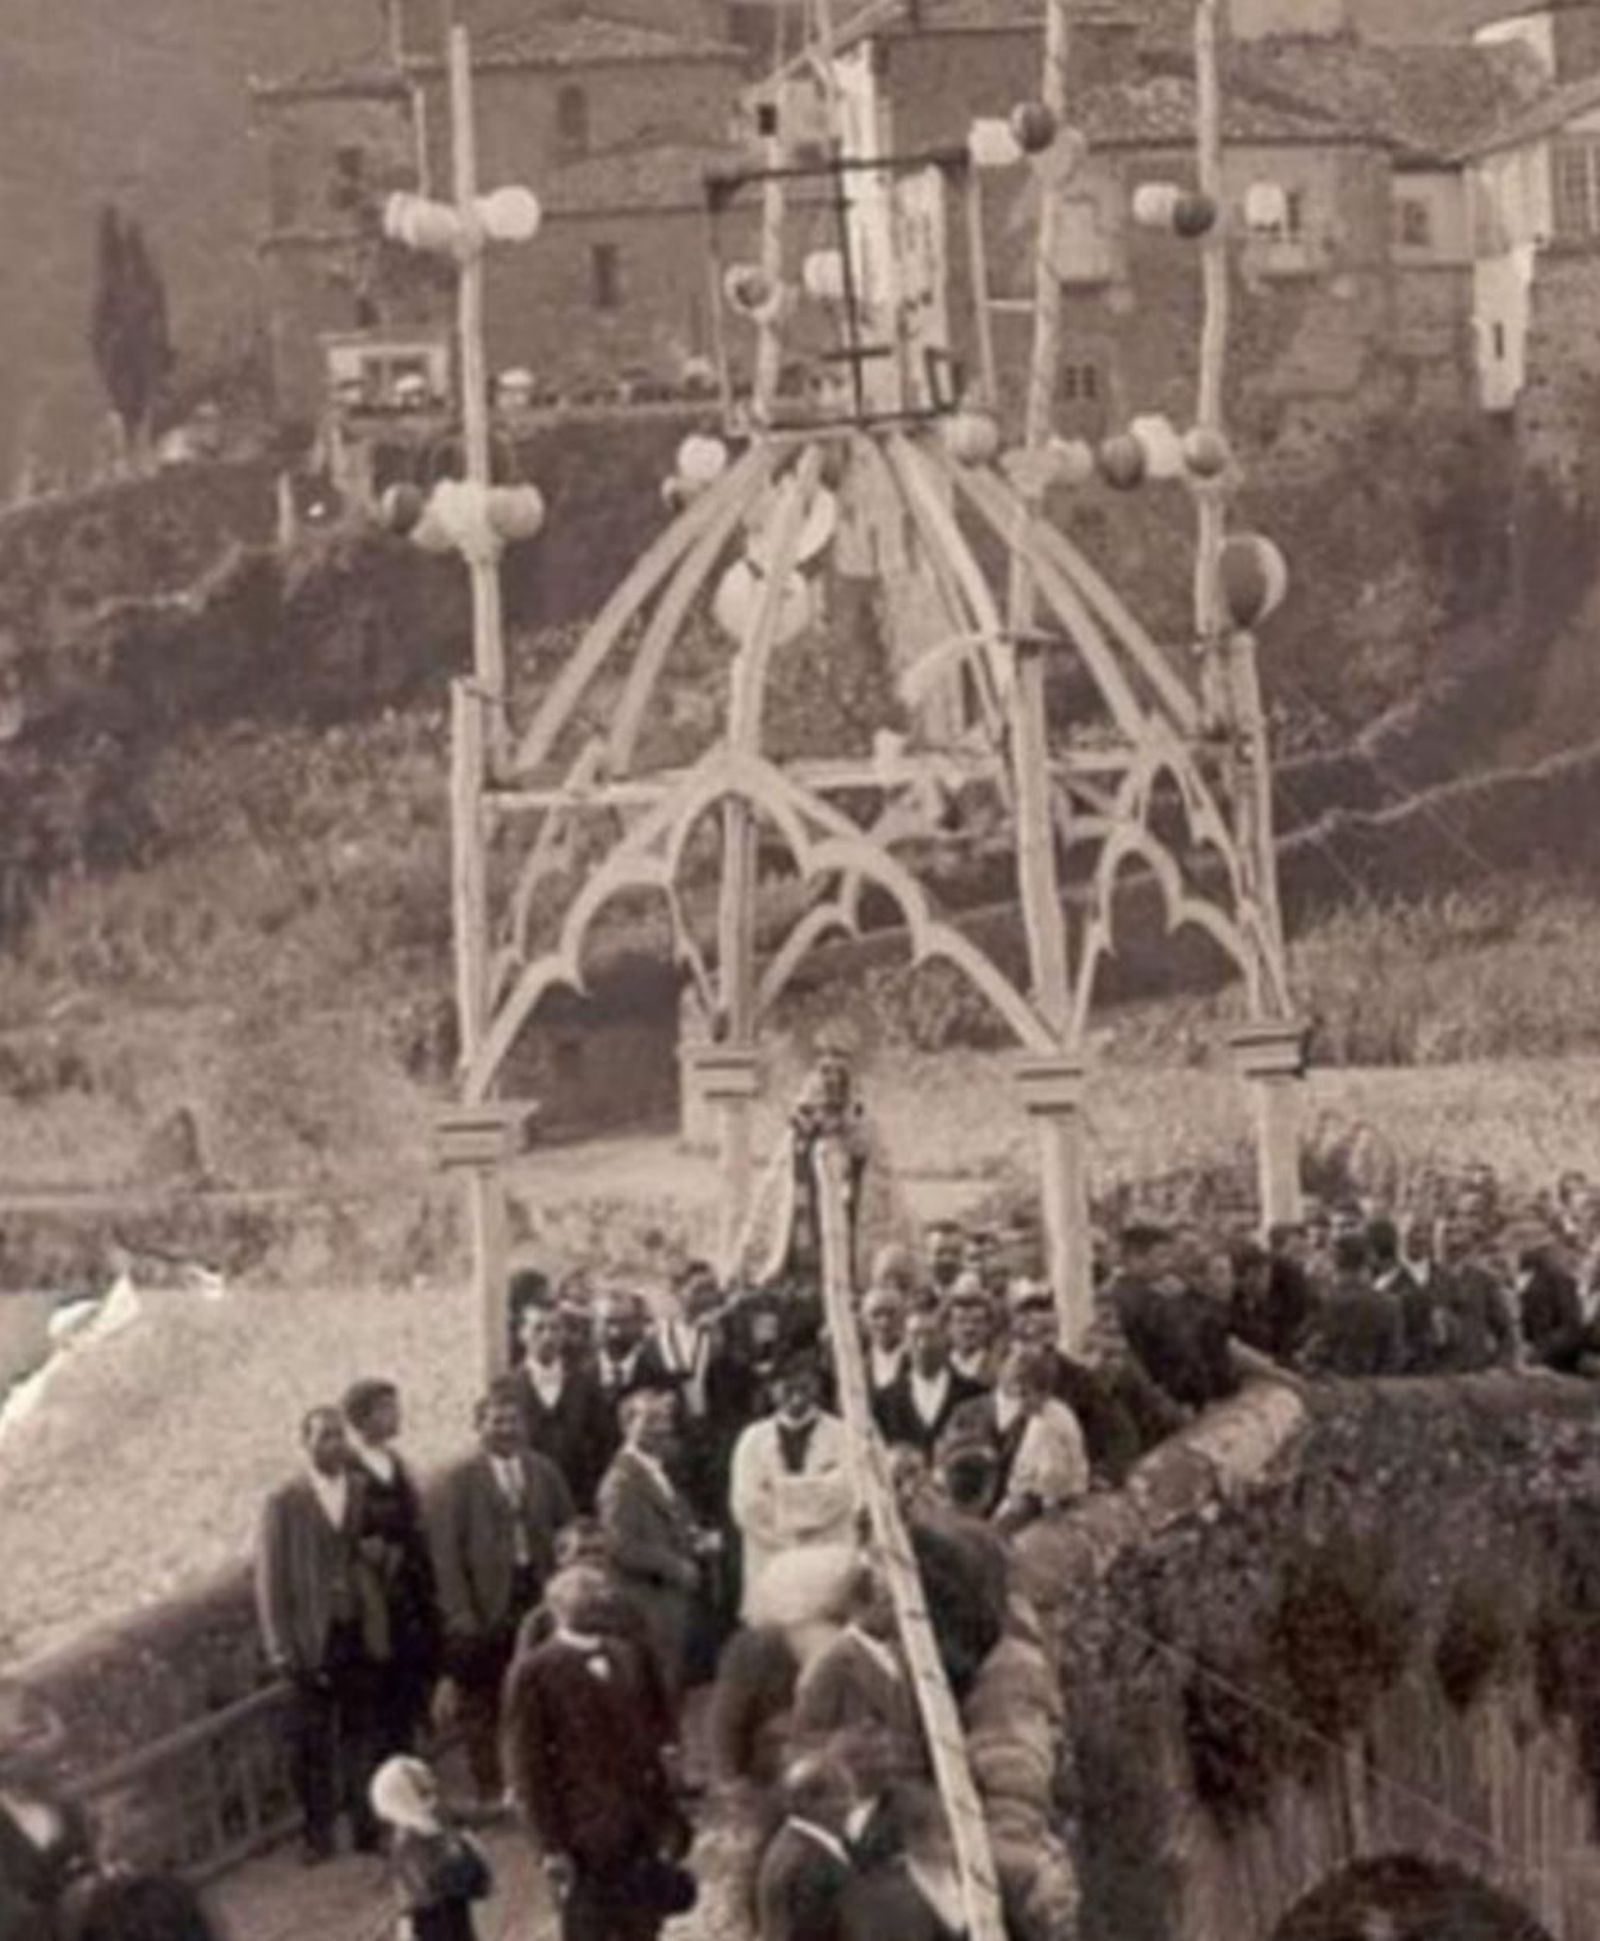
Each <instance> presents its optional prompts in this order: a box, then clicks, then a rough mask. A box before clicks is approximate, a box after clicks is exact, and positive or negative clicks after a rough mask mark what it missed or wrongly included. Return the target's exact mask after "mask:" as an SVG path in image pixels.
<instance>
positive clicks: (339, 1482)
mask: <svg viewBox="0 0 1600 1941" xmlns="http://www.w3.org/2000/svg"><path fill="white" fill-rule="evenodd" d="M306 1473H307V1474H308V1475H309V1476H310V1478H311V1488H312V1491H313V1493H314V1494H315V1496H316V1499H317V1501H318V1502H319V1503H320V1504H321V1505H322V1514H323V1515H324V1516H325V1517H326V1518H327V1519H328V1521H329V1522H330V1523H331V1524H332V1525H333V1527H334V1529H336V1530H342V1529H343V1528H344V1519H345V1512H346V1511H347V1510H348V1509H349V1507H350V1478H349V1477H348V1476H347V1475H345V1474H344V1473H343V1471H341V1472H340V1473H339V1475H337V1476H324V1475H323V1473H322V1471H321V1470H320V1469H311V1470H308V1471H307V1472H306Z"/></svg>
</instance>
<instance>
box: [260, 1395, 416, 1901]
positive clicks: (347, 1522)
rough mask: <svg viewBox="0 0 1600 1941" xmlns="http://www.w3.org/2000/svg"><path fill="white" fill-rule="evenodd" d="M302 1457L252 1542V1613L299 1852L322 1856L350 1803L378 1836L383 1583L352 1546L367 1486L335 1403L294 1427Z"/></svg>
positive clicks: (361, 1824) (354, 1815) (360, 1839)
mask: <svg viewBox="0 0 1600 1941" xmlns="http://www.w3.org/2000/svg"><path fill="white" fill-rule="evenodd" d="M300 1440H301V1447H302V1449H303V1451H304V1456H305V1466H304V1469H303V1471H302V1473H301V1474H300V1475H299V1476H297V1477H296V1478H295V1479H294V1481H293V1482H290V1483H286V1484H285V1485H284V1486H283V1487H282V1488H281V1489H279V1490H275V1491H274V1492H273V1494H272V1495H271V1496H269V1497H268V1499H267V1503H266V1507H265V1510H264V1511H263V1514H262V1518H261V1527H260V1531H259V1534H258V1537H257V1541H256V1556H255V1588H256V1613H257V1617H258V1620H259V1623H260V1627H261V1639H262V1643H263V1645H264V1647H265V1649H266V1655H267V1659H268V1662H269V1663H270V1664H271V1666H272V1668H273V1670H274V1671H275V1672H276V1673H277V1675H278V1676H279V1677H280V1678H283V1679H286V1680H287V1681H288V1683H289V1685H290V1687H291V1689H292V1692H293V1698H292V1701H291V1709H290V1715H289V1733H290V1740H291V1761H292V1772H293V1777H294V1785H295V1791H296V1794H297V1795H298V1797H299V1800H300V1804H301V1807H302V1809H303V1811H304V1813H305V1831H304V1847H303V1856H302V1857H303V1858H304V1859H305V1861H306V1863H307V1864H308V1865H314V1864H316V1863H317V1862H318V1861H322V1860H326V1859H328V1858H329V1857H330V1856H331V1855H332V1853H333V1850H334V1829H335V1826H336V1823H337V1820H338V1816H339V1813H340V1811H341V1810H342V1809H347V1810H348V1812H349V1815H350V1821H351V1826H352V1828H353V1831H354V1835H355V1844H356V1846H357V1847H358V1848H360V1849H362V1850H364V1851H370V1850H371V1849H373V1848H374V1847H376V1845H377V1837H378V1829H377V1824H376V1821H375V1820H374V1819H373V1816H372V1811H371V1808H370V1806H369V1805H368V1802H367V1784H368V1781H369V1780H370V1779H371V1777H372V1773H373V1770H374V1768H375V1766H376V1764H377V1760H376V1756H375V1754H376V1712H377V1701H378V1694H379V1691H380V1689H381V1678H382V1671H383V1666H384V1662H385V1660H386V1659H387V1657H388V1654H389V1639H388V1635H387V1628H388V1627H387V1623H386V1612H385V1608H384V1601H383V1595H382V1591H381V1589H380V1587H379V1585H378V1584H377V1581H376V1579H375V1578H374V1577H373V1575H372V1573H371V1571H370V1570H369V1568H368V1567H367V1564H366V1562H365V1560H364V1559H363V1557H362V1555H361V1552H360V1549H359V1539H360V1533H361V1529H362V1518H363V1507H364V1505H363V1492H364V1485H363V1481H362V1478H361V1476H360V1475H359V1474H356V1473H353V1472H352V1469H351V1464H350V1450H349V1445H348V1443H347V1442H346V1439H345V1432H344V1423H343V1421H342V1420H341V1418H340V1415H339V1411H338V1410H337V1409H332V1408H316V1409H312V1410H311V1411H310V1412H309V1413H308V1414H307V1415H306V1417H305V1420H304V1421H303V1422H302V1424H301V1430H300Z"/></svg>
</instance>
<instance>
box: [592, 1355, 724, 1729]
mask: <svg viewBox="0 0 1600 1941" xmlns="http://www.w3.org/2000/svg"><path fill="white" fill-rule="evenodd" d="M676 1431H677V1403H676V1400H675V1398H674V1397H673V1394H672V1391H671V1390H670V1389H641V1390H640V1391H639V1392H638V1393H637V1394H634V1395H630V1396H629V1397H628V1398H627V1400H626V1401H625V1402H624V1403H623V1404H622V1432H623V1445H622V1448H621V1449H620V1450H619V1451H618V1452H617V1454H616V1456H615V1457H614V1458H613V1460H612V1464H611V1467H610V1468H609V1469H608V1470H607V1471H606V1475H605V1481H604V1482H602V1483H601V1485H600V1496H599V1511H600V1525H601V1528H602V1529H603V1530H604V1531H605V1534H606V1536H607V1538H608V1539H609V1542H610V1552H611V1566H612V1569H613V1570H614V1571H615V1573H616V1576H617V1581H618V1583H619V1585H620V1587H621V1589H622V1591H623V1593H624V1595H625V1596H626V1597H627V1599H628V1601H629V1603H630V1604H632V1606H633V1607H634V1609H635V1610H636V1611H638V1613H639V1614H640V1616H641V1617H642V1618H643V1619H644V1621H645V1624H646V1626H647V1627H648V1629H649V1633H650V1641H651V1645H652V1647H653V1648H654V1651H655V1654H656V1664H657V1669H658V1670H659V1671H660V1673H661V1676H662V1680H663V1682H664V1684H665V1685H666V1689H667V1697H668V1700H669V1701H670V1703H671V1704H672V1706H673V1708H674V1711H676V1708H677V1705H678V1702H679V1700H680V1699H681V1697H682V1694H683V1685H684V1666H685V1653H686V1651H687V1648H688V1642H689V1627H690V1624H691V1622H692V1620H693V1617H694V1612H695V1605H696V1601H697V1599H698V1597H699V1594H700V1589H701V1565H702V1560H703V1559H704V1558H706V1557H709V1556H711V1555H713V1554H714V1552H715V1551H716V1549H717V1547H718V1540H717V1538H716V1537H715V1536H714V1535H713V1534H712V1533H711V1532H709V1531H704V1530H701V1529H700V1528H699V1526H698V1525H697V1524H696V1522H695V1519H694V1516H693V1514H692V1512H691V1511H690V1509H689V1506H688V1504H687V1503H686V1502H685V1501H684V1499H683V1497H682V1496H681V1495H680V1494H679V1492H678V1489H677V1486H676V1485H675V1484H674V1483H673V1481H672V1479H671V1477H670V1476H669V1475H668V1474H667V1470H666V1461H667V1458H668V1456H669V1455H670V1453H671V1451H672V1447H673V1443H674V1440H675V1437H676Z"/></svg>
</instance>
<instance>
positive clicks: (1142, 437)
mask: <svg viewBox="0 0 1600 1941" xmlns="http://www.w3.org/2000/svg"><path fill="white" fill-rule="evenodd" d="M1128 429H1129V430H1130V431H1131V432H1132V433H1133V435H1134V437H1135V438H1137V439H1138V441H1139V443H1140V444H1141V445H1143V446H1144V451H1145V475H1146V477H1147V478H1153V479H1175V478H1181V477H1182V476H1183V470H1184V464H1183V440H1182V439H1181V438H1180V437H1179V436H1178V434H1177V432H1176V431H1175V430H1174V429H1173V427H1172V423H1171V420H1170V419H1167V418H1164V417H1162V416H1161V415H1160V414H1159V413H1151V414H1150V415H1149V416H1147V417H1143V418H1135V419H1134V421H1133V423H1132V424H1131V425H1130V426H1129V427H1128Z"/></svg>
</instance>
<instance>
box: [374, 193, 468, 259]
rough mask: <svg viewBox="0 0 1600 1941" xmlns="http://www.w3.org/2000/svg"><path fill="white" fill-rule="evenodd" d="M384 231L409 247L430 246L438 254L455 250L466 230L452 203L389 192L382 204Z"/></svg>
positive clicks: (392, 238) (426, 247) (391, 239)
mask: <svg viewBox="0 0 1600 1941" xmlns="http://www.w3.org/2000/svg"><path fill="white" fill-rule="evenodd" d="M383 233H384V234H385V235H386V236H387V237H388V238H389V239H390V241H391V242H396V243H404V244H405V246H406V248H407V249H422V250H430V251H432V252H433V253H435V254H438V255H449V254H453V253H454V252H455V251H456V250H458V249H459V248H460V247H461V244H462V242H463V240H464V234H465V232H464V231H463V229H462V227H461V218H460V216H459V215H458V214H457V212H456V211H455V210H454V209H453V208H452V207H451V206H450V204H449V203H447V202H431V201H429V199H428V198H427V197H426V196H420V195H406V194H404V193H397V194H395V195H392V196H390V198H389V200H388V201H387V202H386V203H385V204H384V205H383Z"/></svg>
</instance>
